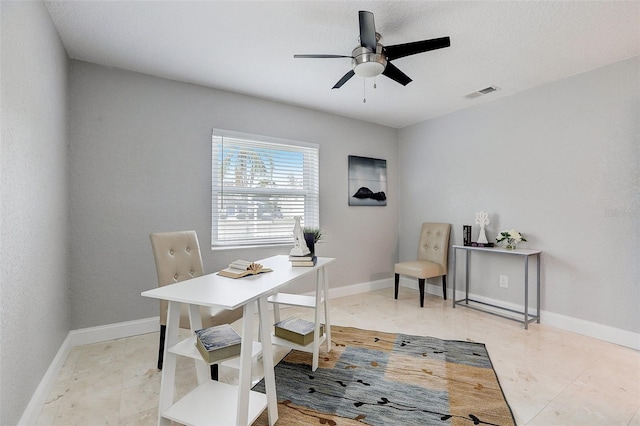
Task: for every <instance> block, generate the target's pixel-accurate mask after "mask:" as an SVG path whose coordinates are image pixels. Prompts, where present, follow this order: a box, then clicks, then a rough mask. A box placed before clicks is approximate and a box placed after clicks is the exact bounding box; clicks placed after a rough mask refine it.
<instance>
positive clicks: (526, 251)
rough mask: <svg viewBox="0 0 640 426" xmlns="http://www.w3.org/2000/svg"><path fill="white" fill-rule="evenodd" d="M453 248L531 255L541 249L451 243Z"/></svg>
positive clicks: (539, 251)
mask: <svg viewBox="0 0 640 426" xmlns="http://www.w3.org/2000/svg"><path fill="white" fill-rule="evenodd" d="M453 248H457V249H463V250H477V251H490V252H493V253H506V254H514V255H520V256H531V255H533V254H539V253H542V251H541V250H529V249H509V250H507V249H505V248H502V247H473V246H460V245H455V244H454V245H453Z"/></svg>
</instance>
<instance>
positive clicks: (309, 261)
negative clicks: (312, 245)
mask: <svg viewBox="0 0 640 426" xmlns="http://www.w3.org/2000/svg"><path fill="white" fill-rule="evenodd" d="M317 260H318V258H317V257H316V256H314V255H313V253H309V254H307V255H305V256H294V255H289V262H291V266H316V261H317Z"/></svg>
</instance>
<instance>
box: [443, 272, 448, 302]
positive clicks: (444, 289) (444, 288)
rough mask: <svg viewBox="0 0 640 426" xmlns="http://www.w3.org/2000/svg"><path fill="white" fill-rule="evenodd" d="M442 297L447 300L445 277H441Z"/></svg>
mask: <svg viewBox="0 0 640 426" xmlns="http://www.w3.org/2000/svg"><path fill="white" fill-rule="evenodd" d="M442 297H444V300H447V276H446V275H443V276H442Z"/></svg>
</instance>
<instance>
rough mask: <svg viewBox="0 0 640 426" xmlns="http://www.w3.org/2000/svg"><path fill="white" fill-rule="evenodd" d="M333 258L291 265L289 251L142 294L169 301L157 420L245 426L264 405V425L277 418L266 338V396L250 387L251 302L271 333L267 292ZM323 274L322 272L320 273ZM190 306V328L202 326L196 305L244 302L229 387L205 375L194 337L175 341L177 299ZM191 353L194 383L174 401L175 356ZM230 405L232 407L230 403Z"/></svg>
mask: <svg viewBox="0 0 640 426" xmlns="http://www.w3.org/2000/svg"><path fill="white" fill-rule="evenodd" d="M333 260H335V259H332V258H318V262H317V264H316V266H314V267H308V268H292V267H291V264H290V262H289V258H288V256H285V255H282V256H273V257H269V258H267V259H262V260H258V261H257V262H258V263H261V264H262V265H264V266H265V267H268V268H271V269H273V272H268V273H264V274H260V275H253V276H248V277H244V278H240V279H236V280H234V279H231V278H226V277H222V276H220V275H216V274H215V273H214V274H209V275H205V276H202V277H198V278H193V279H191V280H187V281H182V282H179V283H176V284H171V285H167V286H164V287H158V288H154V289H152V290H148V291H145V292H143V293H142V296H144V297H151V298H155V299H163V300H167V301H169V312H168V316H167V332H166V343H165V349H164V368H163V370H162V384H161V387H160V404H159V411H158V425H170V423H171V421H172V420H173V421H176V422H178V423H182V424H187V425H199V424H202V425H205V424H206V425H212V424H220V425H231V424H235V425H242V426H245V425H250V424H252V423H253V422H254V421H255V419H257V418H258V416H259V415H260V413H262V411H264V409H265V408H267V410H268V413H269V424H270V425H273V424H275V422H276V421H277V420H278V407H277V399H276V387H275V378H274V370H273V350H272V346H271V340H270V339H269V338H263V339H262V362H263V367H264V375H265V377H264V380H265V389H266V395H265V394H262V393H259V392H253V391H251V390H250V388H251V357H252V347H253V344H254V342H253V317H254V315H255V309H256V303H254V302H256V301H257V302H258V303H257V305H258V314H259V316H260V334H261V335H262V336H270V335H271V321H270V320H269V318H268V315H267V313H268V306H267V297H268V296H269V295H271V294H273V293H275V292H277V290H278V288H279V287H281V286H283V285H285V284H287V283H289V282H291V281H293V280H295V279H298V278H300V277H302V276H305V275H308V274H311V273H314V272H315V273H316V279H318V275H319V274H318V272H319V271H323V272H324V268H325V266H326V265H327V264H329V263H331V262H332V261H333ZM323 275H324V274H323ZM181 303H186V304H188V305H189V319H190V322H191V330H197V329H200V328H202V318H201V317H200V311H199V306H212V307H216V308H222V309H236V308H238V307H240V306H242V307H243V317H242V319H243V321H242V346H241V349H240V377H239V385H238V386H237V387H236V386H233V385H228V384H225V383H220V382H215V381H211V380H209V368H207V365H206V364H205V363H204V361H203V360H202V357H201V356H200V353H199V352H198V350H197V349H196V348H195V345H194V344H193V342H194V340H193V337H190V338H188V339H186V340H184V341H182V342H178V328H179V320H180V304H181ZM178 355H180V356H187V357H190V358H193V359H194V360H195V364H196V371H197V376H198V387H197V388H196V389H194V390H193V391H192V392H190V393H189V394H187V395H186V396H185V397H184V398H182V399H180V400H179V401H177V402H175V403H174V385H175V370H176V359H177V356H178ZM233 407H235V409H234V408H233Z"/></svg>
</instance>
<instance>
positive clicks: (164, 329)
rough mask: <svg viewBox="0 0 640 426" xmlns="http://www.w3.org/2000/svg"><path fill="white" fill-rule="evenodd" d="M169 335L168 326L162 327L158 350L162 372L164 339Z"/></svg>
mask: <svg viewBox="0 0 640 426" xmlns="http://www.w3.org/2000/svg"><path fill="white" fill-rule="evenodd" d="M166 334H167V326H166V325H160V345H159V346H160V347H159V348H158V370H162V361H163V358H164V339H165V335H166Z"/></svg>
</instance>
